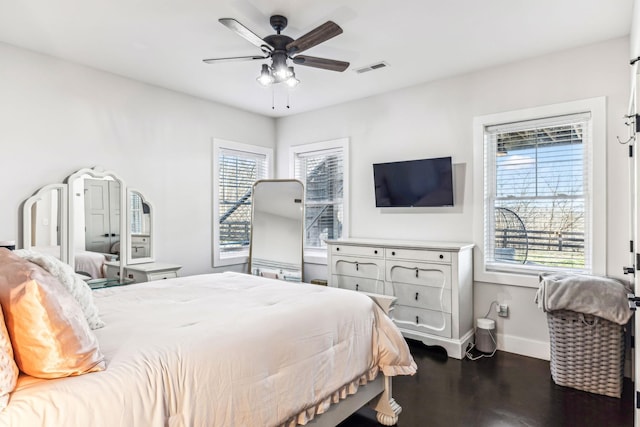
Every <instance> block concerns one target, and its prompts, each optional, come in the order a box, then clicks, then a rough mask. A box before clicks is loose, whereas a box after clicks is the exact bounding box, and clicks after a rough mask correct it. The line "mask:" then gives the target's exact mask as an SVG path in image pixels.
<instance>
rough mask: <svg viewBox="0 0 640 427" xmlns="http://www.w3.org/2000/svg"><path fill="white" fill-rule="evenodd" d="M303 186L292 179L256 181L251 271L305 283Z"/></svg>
mask: <svg viewBox="0 0 640 427" xmlns="http://www.w3.org/2000/svg"><path fill="white" fill-rule="evenodd" d="M303 237H304V186H303V184H302V182H300V181H298V180H293V179H283V180H278V179H272V180H269V179H266V180H260V181H256V183H255V184H254V185H253V190H252V202H251V245H250V250H249V271H250V272H251V274H253V275H258V276H264V277H271V278H274V279H282V280H287V281H292V282H301V281H302V273H303V271H302V266H303Z"/></svg>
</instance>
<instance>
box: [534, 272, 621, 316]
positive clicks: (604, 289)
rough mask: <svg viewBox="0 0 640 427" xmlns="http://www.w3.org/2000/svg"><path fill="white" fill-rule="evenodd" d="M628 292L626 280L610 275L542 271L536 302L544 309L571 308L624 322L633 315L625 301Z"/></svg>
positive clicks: (546, 310)
mask: <svg viewBox="0 0 640 427" xmlns="http://www.w3.org/2000/svg"><path fill="white" fill-rule="evenodd" d="M629 292H631V286H630V285H629V284H628V283H625V282H623V281H622V280H618V279H614V278H610V277H600V276H591V275H587V274H568V273H542V274H540V286H539V287H538V292H536V297H535V302H536V303H537V304H538V307H539V308H541V309H542V310H544V311H545V312H548V311H555V310H571V311H575V312H578V313H585V314H592V315H594V316H598V317H602V318H604V319H607V320H609V321H611V322H614V323H617V324H619V325H624V324H626V323H627V322H628V321H629V318H630V317H631V315H632V311H631V310H629V305H628V302H627V294H628V293H629Z"/></svg>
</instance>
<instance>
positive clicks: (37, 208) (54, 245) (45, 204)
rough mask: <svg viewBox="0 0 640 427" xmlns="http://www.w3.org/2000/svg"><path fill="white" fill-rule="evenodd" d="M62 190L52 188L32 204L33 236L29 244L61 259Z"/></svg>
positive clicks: (31, 225) (31, 226)
mask: <svg viewBox="0 0 640 427" xmlns="http://www.w3.org/2000/svg"><path fill="white" fill-rule="evenodd" d="M60 199H61V191H60V189H52V190H49V191H46V192H44V193H43V194H41V195H40V198H39V200H38V201H37V202H36V203H34V204H33V205H32V206H31V224H30V228H31V236H30V240H31V241H30V242H29V245H30V247H31V248H33V249H34V250H37V251H39V252H43V253H47V254H50V255H53V256H55V257H56V258H58V259H61V249H60V242H61V240H60V232H61V230H60V229H61V227H60V220H61V212H60V210H61V203H60Z"/></svg>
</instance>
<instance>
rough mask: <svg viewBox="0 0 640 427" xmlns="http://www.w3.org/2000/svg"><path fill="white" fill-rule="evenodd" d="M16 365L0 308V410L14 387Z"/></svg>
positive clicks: (4, 406)
mask: <svg viewBox="0 0 640 427" xmlns="http://www.w3.org/2000/svg"><path fill="white" fill-rule="evenodd" d="M17 380H18V367H17V366H16V362H15V361H14V360H13V349H12V348H11V340H10V339H9V333H8V332H7V327H6V326H5V324H4V316H3V315H2V310H0V411H2V410H3V409H4V408H6V407H7V402H8V401H9V393H11V392H12V391H13V389H14V388H15V387H16V381H17Z"/></svg>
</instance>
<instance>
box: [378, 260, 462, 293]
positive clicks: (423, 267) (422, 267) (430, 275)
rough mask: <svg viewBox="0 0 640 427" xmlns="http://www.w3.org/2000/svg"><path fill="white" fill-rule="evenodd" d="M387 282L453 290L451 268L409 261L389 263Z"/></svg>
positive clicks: (443, 265)
mask: <svg viewBox="0 0 640 427" xmlns="http://www.w3.org/2000/svg"><path fill="white" fill-rule="evenodd" d="M385 280H386V281H388V282H393V283H398V282H401V283H407V284H411V285H421V286H431V287H434V288H441V287H443V286H444V287H445V288H447V289H451V266H450V265H446V264H426V263H417V262H407V261H395V262H387V268H386V273H385Z"/></svg>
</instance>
